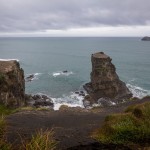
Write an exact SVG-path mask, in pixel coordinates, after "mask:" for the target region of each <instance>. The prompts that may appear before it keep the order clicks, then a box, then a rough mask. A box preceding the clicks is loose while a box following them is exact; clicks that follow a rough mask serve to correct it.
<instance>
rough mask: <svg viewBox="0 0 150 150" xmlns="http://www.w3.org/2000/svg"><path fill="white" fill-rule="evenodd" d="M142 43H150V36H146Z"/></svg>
mask: <svg viewBox="0 0 150 150" xmlns="http://www.w3.org/2000/svg"><path fill="white" fill-rule="evenodd" d="M141 40H142V41H150V37H149V36H145V37H143V38H142V39H141Z"/></svg>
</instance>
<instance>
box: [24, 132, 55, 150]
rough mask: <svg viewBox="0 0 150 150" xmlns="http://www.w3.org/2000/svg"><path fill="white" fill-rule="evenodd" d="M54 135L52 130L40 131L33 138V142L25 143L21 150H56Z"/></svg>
mask: <svg viewBox="0 0 150 150" xmlns="http://www.w3.org/2000/svg"><path fill="white" fill-rule="evenodd" d="M53 134H54V133H53V131H52V130H50V131H48V130H46V131H43V130H40V131H38V132H37V133H36V135H34V136H32V139H31V141H29V142H26V143H24V142H23V147H21V150H54V149H56V141H55V140H54V139H53Z"/></svg>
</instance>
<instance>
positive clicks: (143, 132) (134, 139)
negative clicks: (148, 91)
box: [93, 102, 150, 144]
mask: <svg viewBox="0 0 150 150" xmlns="http://www.w3.org/2000/svg"><path fill="white" fill-rule="evenodd" d="M93 137H94V138H95V139H96V140H98V141H99V142H101V143H104V144H108V143H109V144H129V143H135V144H136V143H149V141H150V102H146V103H143V104H140V105H134V106H130V107H128V108H127V109H126V111H125V113H122V114H114V115H110V116H107V117H106V118H105V122H104V125H103V126H102V127H101V128H100V129H98V130H97V131H96V132H95V133H94V135H93Z"/></svg>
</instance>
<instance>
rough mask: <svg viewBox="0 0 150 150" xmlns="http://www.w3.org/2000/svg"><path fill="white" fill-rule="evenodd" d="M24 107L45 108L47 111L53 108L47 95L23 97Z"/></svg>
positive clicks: (51, 101)
mask: <svg viewBox="0 0 150 150" xmlns="http://www.w3.org/2000/svg"><path fill="white" fill-rule="evenodd" d="M25 100H26V105H27V106H31V107H36V108H40V107H47V108H49V109H53V108H54V103H53V100H52V99H51V98H50V97H48V96H47V95H43V94H36V95H28V94H26V95H25Z"/></svg>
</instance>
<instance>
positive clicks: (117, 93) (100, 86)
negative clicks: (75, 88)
mask: <svg viewBox="0 0 150 150" xmlns="http://www.w3.org/2000/svg"><path fill="white" fill-rule="evenodd" d="M111 60H112V59H111V58H110V57H109V56H107V55H106V54H104V53H103V52H99V53H95V54H92V57H91V61H92V72H91V82H90V83H87V84H86V85H85V86H84V88H85V89H86V91H87V92H88V94H89V95H90V97H91V99H92V101H93V102H97V101H98V100H100V98H105V99H107V98H108V99H109V100H110V99H111V101H115V102H116V101H117V102H119V101H121V100H123V99H126V98H130V97H131V96H132V94H131V92H130V91H129V89H128V88H127V87H126V85H125V83H124V82H122V81H121V80H120V79H119V77H118V75H117V74H116V68H115V66H114V65H113V64H112V63H111ZM88 98H89V97H88Z"/></svg>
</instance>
